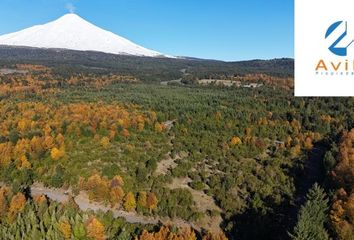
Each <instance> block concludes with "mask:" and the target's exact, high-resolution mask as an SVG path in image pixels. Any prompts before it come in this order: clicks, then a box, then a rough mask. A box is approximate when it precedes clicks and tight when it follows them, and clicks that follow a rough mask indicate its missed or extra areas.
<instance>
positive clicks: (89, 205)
mask: <svg viewBox="0 0 354 240" xmlns="http://www.w3.org/2000/svg"><path fill="white" fill-rule="evenodd" d="M30 189H31V195H32V196H35V195H46V196H47V197H48V198H49V199H51V200H53V201H56V202H60V203H65V202H66V201H68V199H69V196H68V194H67V192H66V191H65V190H64V189H54V188H47V187H44V186H43V184H40V183H35V184H33V185H32V186H31V187H30ZM74 200H75V202H76V204H77V205H78V206H79V208H80V209H81V210H83V211H87V210H90V209H91V210H93V211H95V212H96V211H99V210H101V211H103V212H108V211H112V213H113V216H114V217H116V218H118V217H120V218H124V219H125V220H126V221H127V222H129V223H140V224H154V225H156V224H158V223H162V224H163V225H173V226H177V227H179V228H189V227H192V228H193V229H195V230H197V231H201V228H200V227H199V226H197V225H195V224H194V223H191V222H187V221H185V220H182V219H178V218H175V219H170V218H167V217H147V216H142V215H140V214H138V213H136V212H126V211H124V210H119V209H114V208H111V207H109V206H105V205H104V204H102V203H96V202H92V201H90V200H89V199H88V196H87V194H85V193H84V192H80V194H79V195H77V196H76V197H75V198H74Z"/></svg>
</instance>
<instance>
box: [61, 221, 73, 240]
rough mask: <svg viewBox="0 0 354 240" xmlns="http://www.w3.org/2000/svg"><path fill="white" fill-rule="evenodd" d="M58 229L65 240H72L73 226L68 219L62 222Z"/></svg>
mask: <svg viewBox="0 0 354 240" xmlns="http://www.w3.org/2000/svg"><path fill="white" fill-rule="evenodd" d="M58 228H59V231H60V232H61V233H62V235H63V237H64V239H65V240H69V239H71V225H70V223H69V221H68V220H67V219H64V220H62V221H60V222H59V226H58Z"/></svg>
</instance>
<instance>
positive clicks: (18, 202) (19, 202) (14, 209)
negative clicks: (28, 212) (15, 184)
mask: <svg viewBox="0 0 354 240" xmlns="http://www.w3.org/2000/svg"><path fill="white" fill-rule="evenodd" d="M25 204H26V197H25V195H23V194H22V193H20V192H19V193H17V194H16V195H15V196H13V197H12V199H11V202H10V208H9V212H8V219H9V221H10V222H12V221H13V220H14V219H15V217H16V215H17V214H18V213H19V212H21V211H22V210H23V208H24V207H25Z"/></svg>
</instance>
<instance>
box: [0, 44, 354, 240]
mask: <svg viewBox="0 0 354 240" xmlns="http://www.w3.org/2000/svg"><path fill="white" fill-rule="evenodd" d="M1 51H5V50H3V49H2V50H1ZM18 51H20V52H21V51H27V52H28V54H30V52H31V50H28V49H22V50H21V49H19V50H18ZM22 53H23V52H21V56H26V54H22ZM19 54H20V53H19ZM36 54H37V55H40V57H38V62H36V60H34V62H36V64H33V63H32V64H30V63H29V62H27V61H26V60H21V61H18V60H17V61H15V60H13V59H10V58H11V57H8V58H7V57H4V58H3V59H2V60H1V61H0V64H1V65H0V112H1V114H0V129H1V131H0V155H1V157H0V182H1V186H2V187H1V189H0V215H1V220H0V235H1V236H2V237H3V238H5V239H141V240H145V239H149V240H150V239H151V240H153V239H188V240H190V239H203V240H213V239H215V240H221V239H299V240H300V239H319V240H320V239H321V240H323V239H340V240H347V239H349V240H350V239H354V214H353V213H354V189H353V186H354V145H353V141H354V130H353V129H354V120H353V119H354V118H353V117H354V111H353V109H354V101H353V99H352V98H341V99H340V98H294V97H293V92H292V91H293V89H292V84H291V83H289V81H292V80H291V79H292V75H291V73H290V72H291V69H292V66H291V65H292V64H293V63H292V62H291V61H290V60H285V59H284V60H274V61H269V62H262V61H254V62H245V63H241V62H240V63H233V66H232V67H230V68H228V67H223V66H221V65H225V64H222V63H214V67H215V69H220V71H217V70H214V69H213V67H210V65H209V64H211V63H210V62H200V63H193V64H194V65H193V64H190V65H191V66H186V64H187V65H188V63H187V60H175V61H177V62H178V61H180V63H179V64H180V65H178V64H177V65H176V64H175V63H168V61H163V62H164V63H165V64H166V65H164V66H165V67H166V68H169V64H172V65H174V66H175V68H174V69H175V70H173V68H171V69H172V70H171V71H169V72H164V70H163V68H164V66H159V63H152V62H150V60H146V61H148V62H150V63H147V64H146V65H144V66H145V67H148V66H150V67H151V68H152V69H153V70H151V71H150V72H149V71H147V70H146V69H143V70H141V72H140V71H133V70H132V69H131V68H126V70H122V69H117V68H116V69H115V70H112V69H113V68H114V67H113V65H114V64H116V63H114V62H115V61H117V60H115V59H114V57H113V56H112V60H111V61H112V62H111V64H112V65H110V64H108V63H107V64H106V63H105V64H106V68H105V69H101V67H102V66H101V65H100V64H103V63H100V64H98V65H97V66H96V67H95V68H94V67H93V66H90V67H89V68H88V67H87V66H88V64H89V63H81V64H80V66H79V65H76V64H72V65H71V66H69V65H70V64H67V65H65V64H63V63H59V62H56V61H54V60H53V61H52V62H49V63H48V64H43V63H41V61H44V60H45V59H46V58H47V57H48V56H49V55H50V54H49V53H48V52H46V51H43V52H40V53H38V52H36ZM61 54H67V55H70V54H71V55H72V61H74V62H75V61H78V62H79V60H78V59H76V58H77V57H78V55H77V54H78V53H70V52H69V51H68V52H64V53H61ZM80 54H81V53H80ZM82 54H84V53H82ZM90 56H91V60H90V58H88V60H87V61H93V60H95V59H100V58H103V57H100V54H98V53H96V54H93V55H90ZM75 59H76V60H75ZM108 59H109V58H108ZM128 59H129V57H126V59H125V60H126V61H128ZM120 61H124V60H120ZM130 61H132V62H134V61H143V60H136V59H133V58H132V59H130ZM158 61H162V60H158ZM188 61H193V60H188ZM196 61H197V60H196ZM197 62H198V61H197ZM117 65H119V64H117ZM127 65H129V64H128V63H127ZM130 65H135V64H132V63H130ZM226 65H227V64H226ZM85 66H86V67H85ZM107 66H111V67H112V68H110V67H107ZM119 66H120V67H122V66H124V64H123V65H119ZM235 66H236V67H235ZM277 66H279V68H277ZM205 68H207V69H209V70H205ZM273 68H274V69H278V70H277V71H279V72H277V71H275V70H274V71H273V70H272V69H273ZM69 69H71V70H69ZM182 69H184V70H185V71H182V72H181V71H180V70H182ZM1 70H2V71H1ZM9 70H11V71H9ZM148 72H149V73H150V76H149V74H148ZM166 74H168V75H169V76H170V77H169V78H167V79H165V76H166ZM180 74H182V76H180ZM186 74H188V78H189V80H192V81H188V82H187V83H186V84H183V85H176V84H168V85H161V84H160V83H159V82H160V81H161V80H170V79H177V78H179V77H181V78H183V77H184V76H186ZM183 75H184V76H183ZM202 78H207V79H229V80H232V81H233V80H236V79H237V81H241V82H245V83H247V82H261V83H263V85H262V86H260V87H256V88H243V87H237V86H231V87H227V86H216V85H206V86H202V85H199V84H197V83H196V82H195V81H194V79H202ZM151 79H154V80H153V81H152V80H151ZM159 79H161V80H159ZM38 186H41V187H38ZM35 190H36V191H39V190H40V191H41V194H37V195H36V194H34V193H35ZM49 190H53V191H56V192H57V193H58V194H59V193H62V195H61V196H60V197H61V198H65V199H66V200H65V201H60V200H55V199H54V197H53V196H52V197H51V195H50V194H45V191H49ZM42 193H43V194H42ZM57 199H59V197H57ZM84 204H89V206H95V207H96V208H97V209H96V211H94V210H95V209H92V210H86V209H83V207H82V206H83V205H84ZM132 218H134V219H135V221H132V220H131V219H132ZM129 219H130V220H129ZM137 219H141V220H139V221H137ZM142 220H144V221H142ZM314 223H316V224H314Z"/></svg>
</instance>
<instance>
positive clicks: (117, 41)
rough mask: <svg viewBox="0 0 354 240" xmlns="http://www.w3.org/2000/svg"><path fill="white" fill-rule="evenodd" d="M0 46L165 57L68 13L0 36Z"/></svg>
mask: <svg viewBox="0 0 354 240" xmlns="http://www.w3.org/2000/svg"><path fill="white" fill-rule="evenodd" d="M0 45H8V46H26V47H36V48H64V49H70V50H79V51H98V52H104V53H113V54H124V55H135V56H147V57H159V56H164V57H168V56H166V55H163V54H161V53H159V52H156V51H153V50H150V49H147V48H144V47H142V46H139V45H137V44H135V43H133V42H131V41H129V40H127V39H125V38H123V37H120V36H118V35H116V34H114V33H112V32H109V31H106V30H103V29H101V28H99V27H97V26H95V25H93V24H91V23H89V22H87V21H86V20H84V19H82V18H81V17H79V16H78V15H76V14H72V13H70V14H66V15H64V16H62V17H61V18H59V19H57V20H55V21H53V22H49V23H47V24H44V25H37V26H33V27H30V28H27V29H24V30H22V31H19V32H15V33H10V34H6V35H2V36H0Z"/></svg>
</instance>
